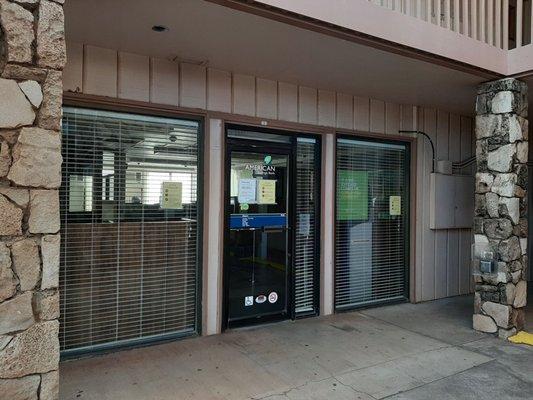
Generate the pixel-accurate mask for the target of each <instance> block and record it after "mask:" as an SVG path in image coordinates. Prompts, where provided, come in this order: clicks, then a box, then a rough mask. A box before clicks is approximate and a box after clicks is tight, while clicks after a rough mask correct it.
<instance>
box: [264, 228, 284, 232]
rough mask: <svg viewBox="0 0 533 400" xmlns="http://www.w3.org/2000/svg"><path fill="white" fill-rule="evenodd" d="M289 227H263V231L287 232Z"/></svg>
mask: <svg viewBox="0 0 533 400" xmlns="http://www.w3.org/2000/svg"><path fill="white" fill-rule="evenodd" d="M287 230H288V228H270V229H269V228H261V232H266V233H276V232H285V231H287Z"/></svg>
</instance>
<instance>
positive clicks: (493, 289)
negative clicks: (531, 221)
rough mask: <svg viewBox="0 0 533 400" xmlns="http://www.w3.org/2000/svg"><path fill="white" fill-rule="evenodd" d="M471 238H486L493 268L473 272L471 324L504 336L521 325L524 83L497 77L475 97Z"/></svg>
mask: <svg viewBox="0 0 533 400" xmlns="http://www.w3.org/2000/svg"><path fill="white" fill-rule="evenodd" d="M476 158H477V173H476V208H475V219H474V238H475V239H474V241H475V243H476V244H479V243H483V242H484V243H489V244H490V248H491V249H492V251H493V252H494V255H495V260H496V261H495V262H496V271H495V272H494V274H479V273H475V272H474V278H475V283H476V285H475V305H474V317H473V323H474V329H476V330H479V331H483V332H489V333H497V334H498V336H500V337H502V338H507V337H508V336H510V335H513V334H515V333H516V332H517V331H519V330H521V329H522V328H523V326H524V307H525V305H526V294H527V290H526V285H527V283H526V280H525V277H526V275H525V272H526V268H527V255H526V246H527V222H528V221H527V164H526V163H527V160H528V121H527V85H526V84H525V83H523V82H520V81H518V80H516V79H502V80H499V81H495V82H490V83H486V84H483V85H481V86H480V87H479V90H478V96H477V102H476Z"/></svg>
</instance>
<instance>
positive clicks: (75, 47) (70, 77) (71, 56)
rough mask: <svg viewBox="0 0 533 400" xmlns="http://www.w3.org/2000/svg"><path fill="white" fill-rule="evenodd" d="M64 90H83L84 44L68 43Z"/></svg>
mask: <svg viewBox="0 0 533 400" xmlns="http://www.w3.org/2000/svg"><path fill="white" fill-rule="evenodd" d="M63 90H67V91H71V92H83V44H80V43H74V42H69V43H68V44H67V66H66V67H65V71H64V72H63Z"/></svg>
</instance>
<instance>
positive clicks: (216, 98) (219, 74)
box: [207, 68, 232, 113]
mask: <svg viewBox="0 0 533 400" xmlns="http://www.w3.org/2000/svg"><path fill="white" fill-rule="evenodd" d="M231 103H232V102H231V73H230V72H227V71H221V70H219V69H214V68H209V69H208V70H207V109H208V110H212V111H221V112H226V113H230V112H231Z"/></svg>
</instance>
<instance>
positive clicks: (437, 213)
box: [429, 173, 475, 229]
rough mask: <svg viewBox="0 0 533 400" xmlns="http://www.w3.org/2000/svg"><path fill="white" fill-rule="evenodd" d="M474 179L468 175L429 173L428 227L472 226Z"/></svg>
mask: <svg viewBox="0 0 533 400" xmlns="http://www.w3.org/2000/svg"><path fill="white" fill-rule="evenodd" d="M474 190H475V179H474V177H473V176H469V175H445V174H437V173H432V174H431V184H430V196H429V200H430V213H429V227H430V229H458V228H472V224H473V221H474Z"/></svg>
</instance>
